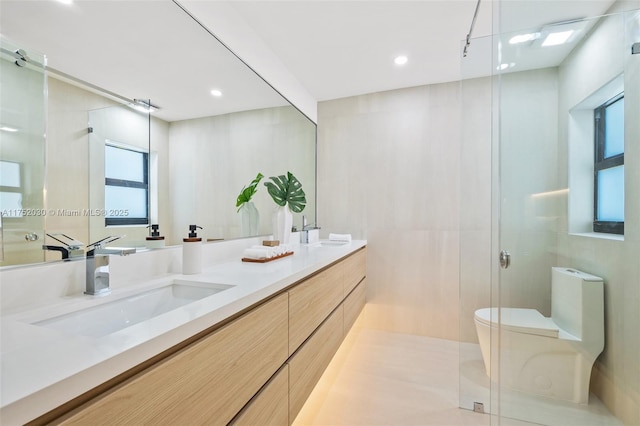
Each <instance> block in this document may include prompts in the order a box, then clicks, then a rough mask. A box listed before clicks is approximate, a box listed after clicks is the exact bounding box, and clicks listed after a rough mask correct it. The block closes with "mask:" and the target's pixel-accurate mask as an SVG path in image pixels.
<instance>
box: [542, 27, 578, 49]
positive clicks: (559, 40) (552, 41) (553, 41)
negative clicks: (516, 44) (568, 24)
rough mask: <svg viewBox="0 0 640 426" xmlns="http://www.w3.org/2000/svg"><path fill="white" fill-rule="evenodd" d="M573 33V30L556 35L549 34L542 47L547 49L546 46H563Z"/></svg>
mask: <svg viewBox="0 0 640 426" xmlns="http://www.w3.org/2000/svg"><path fill="white" fill-rule="evenodd" d="M574 32H575V31H574V30H568V31H560V32H557V33H550V34H549V35H547V37H546V38H545V39H544V41H543V42H542V46H543V47H548V46H558V45H560V44H565V43H566V42H567V41H569V39H570V38H571V36H572V35H573V33H574Z"/></svg>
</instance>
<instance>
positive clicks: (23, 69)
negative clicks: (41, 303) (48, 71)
mask: <svg viewBox="0 0 640 426" xmlns="http://www.w3.org/2000/svg"><path fill="white" fill-rule="evenodd" d="M45 93H46V79H45V56H44V55H42V54H40V53H38V52H36V51H34V50H32V49H29V48H27V47H25V46H18V45H16V44H15V43H13V42H12V41H10V40H8V39H6V38H4V37H2V38H0V266H8V265H16V264H25V263H36V262H42V261H43V260H44V251H43V250H42V244H43V241H44V235H43V234H44V229H45V226H44V222H45V218H46V215H47V212H46V210H45V194H46V192H45V187H44V182H45V167H44V164H45V122H46V121H45V117H46V102H45Z"/></svg>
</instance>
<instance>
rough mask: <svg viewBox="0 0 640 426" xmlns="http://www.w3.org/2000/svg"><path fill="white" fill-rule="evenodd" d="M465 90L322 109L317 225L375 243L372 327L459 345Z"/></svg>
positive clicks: (442, 88)
mask: <svg viewBox="0 0 640 426" xmlns="http://www.w3.org/2000/svg"><path fill="white" fill-rule="evenodd" d="M460 121H461V120H460V84H459V83H447V84H438V85H431V86H422V87H415V88H409V89H400V90H393V91H388V92H383V93H375V94H370V95H363V96H357V97H351V98H345V99H338V100H334V101H328V102H321V103H320V104H319V106H318V176H319V177H320V178H319V179H318V198H319V200H320V201H319V203H318V219H319V221H320V225H321V226H322V229H323V232H325V233H328V232H350V233H352V234H353V236H354V238H366V239H367V240H368V242H369V245H368V247H369V248H370V250H369V251H368V262H367V268H368V270H367V301H368V306H367V308H366V311H365V323H366V325H367V326H371V327H374V328H378V329H383V330H388V331H396V332H403V333H413V334H420V335H426V336H433V337H440V338H446V339H457V338H458V335H459V333H458V294H459V293H458V260H459V238H460V226H459V223H458V212H459V191H458V182H459V176H460V135H461V123H460Z"/></svg>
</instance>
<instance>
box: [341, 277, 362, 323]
mask: <svg viewBox="0 0 640 426" xmlns="http://www.w3.org/2000/svg"><path fill="white" fill-rule="evenodd" d="M366 282H367V280H366V278H365V279H364V280H362V281H361V282H360V284H358V285H357V286H356V288H354V289H353V291H352V292H351V294H349V295H348V296H347V298H346V299H344V303H343V305H344V334H345V335H346V334H347V333H348V332H349V330H351V327H352V326H353V324H354V323H355V322H356V320H357V319H358V315H360V312H362V308H364V304H365V297H366V292H367V288H366Z"/></svg>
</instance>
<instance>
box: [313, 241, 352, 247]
mask: <svg viewBox="0 0 640 426" xmlns="http://www.w3.org/2000/svg"><path fill="white" fill-rule="evenodd" d="M348 243H349V242H348V241H336V240H321V241H320V245H321V246H323V247H339V246H343V245H345V244H348Z"/></svg>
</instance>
